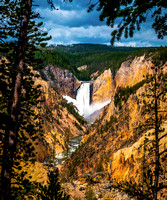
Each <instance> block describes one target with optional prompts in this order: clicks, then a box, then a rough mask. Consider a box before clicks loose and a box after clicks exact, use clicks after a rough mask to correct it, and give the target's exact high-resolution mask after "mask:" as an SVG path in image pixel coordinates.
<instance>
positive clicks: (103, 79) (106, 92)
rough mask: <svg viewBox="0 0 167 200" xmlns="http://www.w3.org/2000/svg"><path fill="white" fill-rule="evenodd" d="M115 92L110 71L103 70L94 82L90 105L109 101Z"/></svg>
mask: <svg viewBox="0 0 167 200" xmlns="http://www.w3.org/2000/svg"><path fill="white" fill-rule="evenodd" d="M114 90H115V86H114V79H113V76H112V73H111V70H110V69H108V70H105V71H104V73H102V74H101V75H100V76H99V77H98V78H97V79H96V80H95V81H94V82H93V89H92V103H97V102H98V103H101V102H105V101H108V100H111V97H112V94H113V92H114Z"/></svg>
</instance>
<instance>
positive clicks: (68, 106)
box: [62, 100, 87, 129]
mask: <svg viewBox="0 0 167 200" xmlns="http://www.w3.org/2000/svg"><path fill="white" fill-rule="evenodd" d="M62 105H63V106H65V107H66V108H67V109H68V111H69V112H70V113H71V114H72V115H73V116H74V117H75V118H76V119H77V120H78V122H80V123H81V124H82V125H84V124H85V123H87V122H86V120H85V119H84V118H83V117H82V116H80V115H79V114H78V112H77V111H76V110H75V108H74V106H73V104H72V103H67V102H66V101H65V100H64V101H63V103H62ZM75 125H76V126H77V125H78V126H79V124H77V123H76V124H75ZM79 129H81V127H80V128H79Z"/></svg>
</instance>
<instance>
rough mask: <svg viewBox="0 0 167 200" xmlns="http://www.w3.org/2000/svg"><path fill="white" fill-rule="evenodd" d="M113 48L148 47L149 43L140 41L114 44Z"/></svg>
mask: <svg viewBox="0 0 167 200" xmlns="http://www.w3.org/2000/svg"><path fill="white" fill-rule="evenodd" d="M115 46H126V47H150V46H151V44H150V43H149V42H142V41H130V42H128V41H127V42H115Z"/></svg>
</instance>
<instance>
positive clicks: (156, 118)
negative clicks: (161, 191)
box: [153, 67, 160, 200]
mask: <svg viewBox="0 0 167 200" xmlns="http://www.w3.org/2000/svg"><path fill="white" fill-rule="evenodd" d="M156 76H157V67H156V68H155V82H154V84H155V108H154V109H155V128H154V129H155V172H154V175H155V179H154V188H153V200H157V193H158V182H159V170H160V169H159V168H160V166H159V165H160V163H159V126H158V97H157V77H156Z"/></svg>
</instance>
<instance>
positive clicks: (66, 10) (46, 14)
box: [34, 0, 167, 47]
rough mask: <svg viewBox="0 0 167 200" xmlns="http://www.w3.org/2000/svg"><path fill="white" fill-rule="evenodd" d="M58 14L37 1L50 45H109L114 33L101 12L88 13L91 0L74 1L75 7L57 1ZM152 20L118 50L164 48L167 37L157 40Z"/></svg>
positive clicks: (44, 2) (43, 0)
mask: <svg viewBox="0 0 167 200" xmlns="http://www.w3.org/2000/svg"><path fill="white" fill-rule="evenodd" d="M54 2H55V6H56V8H58V10H51V8H50V7H49V5H48V4H47V0H35V4H38V5H39V7H34V9H35V10H37V11H39V13H40V14H41V16H42V17H43V19H42V21H43V22H44V29H45V30H47V31H48V33H49V35H51V36H52V39H51V40H50V41H49V44H64V45H67V44H76V43H94V44H110V39H111V31H112V29H111V28H110V27H108V26H107V25H106V23H105V22H101V21H99V12H97V11H96V10H94V11H92V12H91V13H88V12H87V9H88V4H89V2H90V0H73V2H72V3H69V2H64V1H63V0H55V1H54ZM150 20H151V19H148V21H147V22H146V23H144V24H143V25H142V28H141V30H140V31H137V32H136V33H135V34H134V36H133V38H128V39H125V38H123V37H122V39H121V40H120V41H116V42H115V46H147V47H148V46H160V45H162V46H165V45H167V37H165V38H164V39H163V40H159V39H157V36H156V34H155V32H154V30H153V29H152V28H151V23H150V22H151V21H150Z"/></svg>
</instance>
